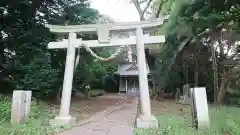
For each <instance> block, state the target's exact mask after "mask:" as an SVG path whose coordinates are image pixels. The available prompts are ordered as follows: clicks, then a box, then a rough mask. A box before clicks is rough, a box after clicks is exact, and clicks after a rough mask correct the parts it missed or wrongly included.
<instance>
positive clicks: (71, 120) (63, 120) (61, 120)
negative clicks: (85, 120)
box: [49, 116, 76, 126]
mask: <svg viewBox="0 0 240 135" xmlns="http://www.w3.org/2000/svg"><path fill="white" fill-rule="evenodd" d="M49 123H50V125H54V126H61V125H74V124H75V123H76V117H72V116H68V117H62V116H57V117H55V118H54V119H52V120H50V122H49Z"/></svg>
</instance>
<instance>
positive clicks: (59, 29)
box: [47, 18, 165, 128]
mask: <svg viewBox="0 0 240 135" xmlns="http://www.w3.org/2000/svg"><path fill="white" fill-rule="evenodd" d="M163 21H164V20H163V19H160V18H158V19H155V20H149V21H141V22H130V23H113V24H93V25H71V26H58V25H47V27H48V28H49V29H50V31H51V32H55V33H65V34H67V33H68V34H69V37H68V40H63V41H60V42H50V43H49V44H48V48H49V49H60V48H67V56H66V64H65V73H64V81H63V90H62V99H61V106H60V114H59V116H57V117H56V118H55V119H54V120H53V121H52V122H53V123H55V124H56V123H57V124H73V123H74V122H75V118H74V117H71V116H70V115H69V109H70V102H71V93H72V81H73V73H74V62H75V48H79V47H81V44H85V45H87V46H88V47H105V46H120V45H126V44H127V45H137V61H138V74H139V88H140V105H141V114H140V116H139V117H138V118H137V121H136V124H137V127H138V128H152V127H157V126H158V122H157V120H156V118H155V117H154V116H152V114H151V105H150V97H149V87H148V78H147V69H146V58H145V51H144V44H154V43H161V42H165V36H148V35H144V33H143V31H145V32H146V31H148V30H151V29H152V28H154V27H156V26H159V25H161V24H163ZM133 30H135V31H136V36H135V37H129V38H122V39H110V38H109V33H110V32H119V31H126V32H128V31H133ZM92 32H95V33H97V34H98V40H87V41H83V40H82V39H77V36H76V33H92Z"/></svg>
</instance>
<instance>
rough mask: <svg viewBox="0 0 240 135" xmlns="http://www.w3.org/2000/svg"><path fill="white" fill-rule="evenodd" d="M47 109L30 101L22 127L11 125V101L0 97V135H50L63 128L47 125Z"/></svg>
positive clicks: (42, 104)
mask: <svg viewBox="0 0 240 135" xmlns="http://www.w3.org/2000/svg"><path fill="white" fill-rule="evenodd" d="M49 116H50V115H49V113H48V107H47V106H46V105H45V104H44V103H37V102H36V101H32V104H31V112H30V114H29V119H28V121H27V122H26V123H25V124H22V125H11V124H10V119H11V99H9V98H8V97H4V96H0V117H1V119H0V135H51V134H53V133H54V132H58V131H60V130H61V129H63V128H65V127H58V128H56V127H51V126H50V125H49Z"/></svg>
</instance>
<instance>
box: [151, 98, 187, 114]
mask: <svg viewBox="0 0 240 135" xmlns="http://www.w3.org/2000/svg"><path fill="white" fill-rule="evenodd" d="M151 107H152V112H153V113H154V114H156V115H157V114H159V115H162V114H166V113H171V114H176V115H180V116H184V115H186V114H188V113H190V106H189V105H182V104H177V103H176V102H175V100H171V99H161V100H152V101H151Z"/></svg>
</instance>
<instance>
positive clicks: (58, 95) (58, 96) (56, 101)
mask: <svg viewBox="0 0 240 135" xmlns="http://www.w3.org/2000/svg"><path fill="white" fill-rule="evenodd" d="M61 97H62V85H61V86H60V87H59V89H58V91H57V93H56V96H55V103H60V102H61Z"/></svg>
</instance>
